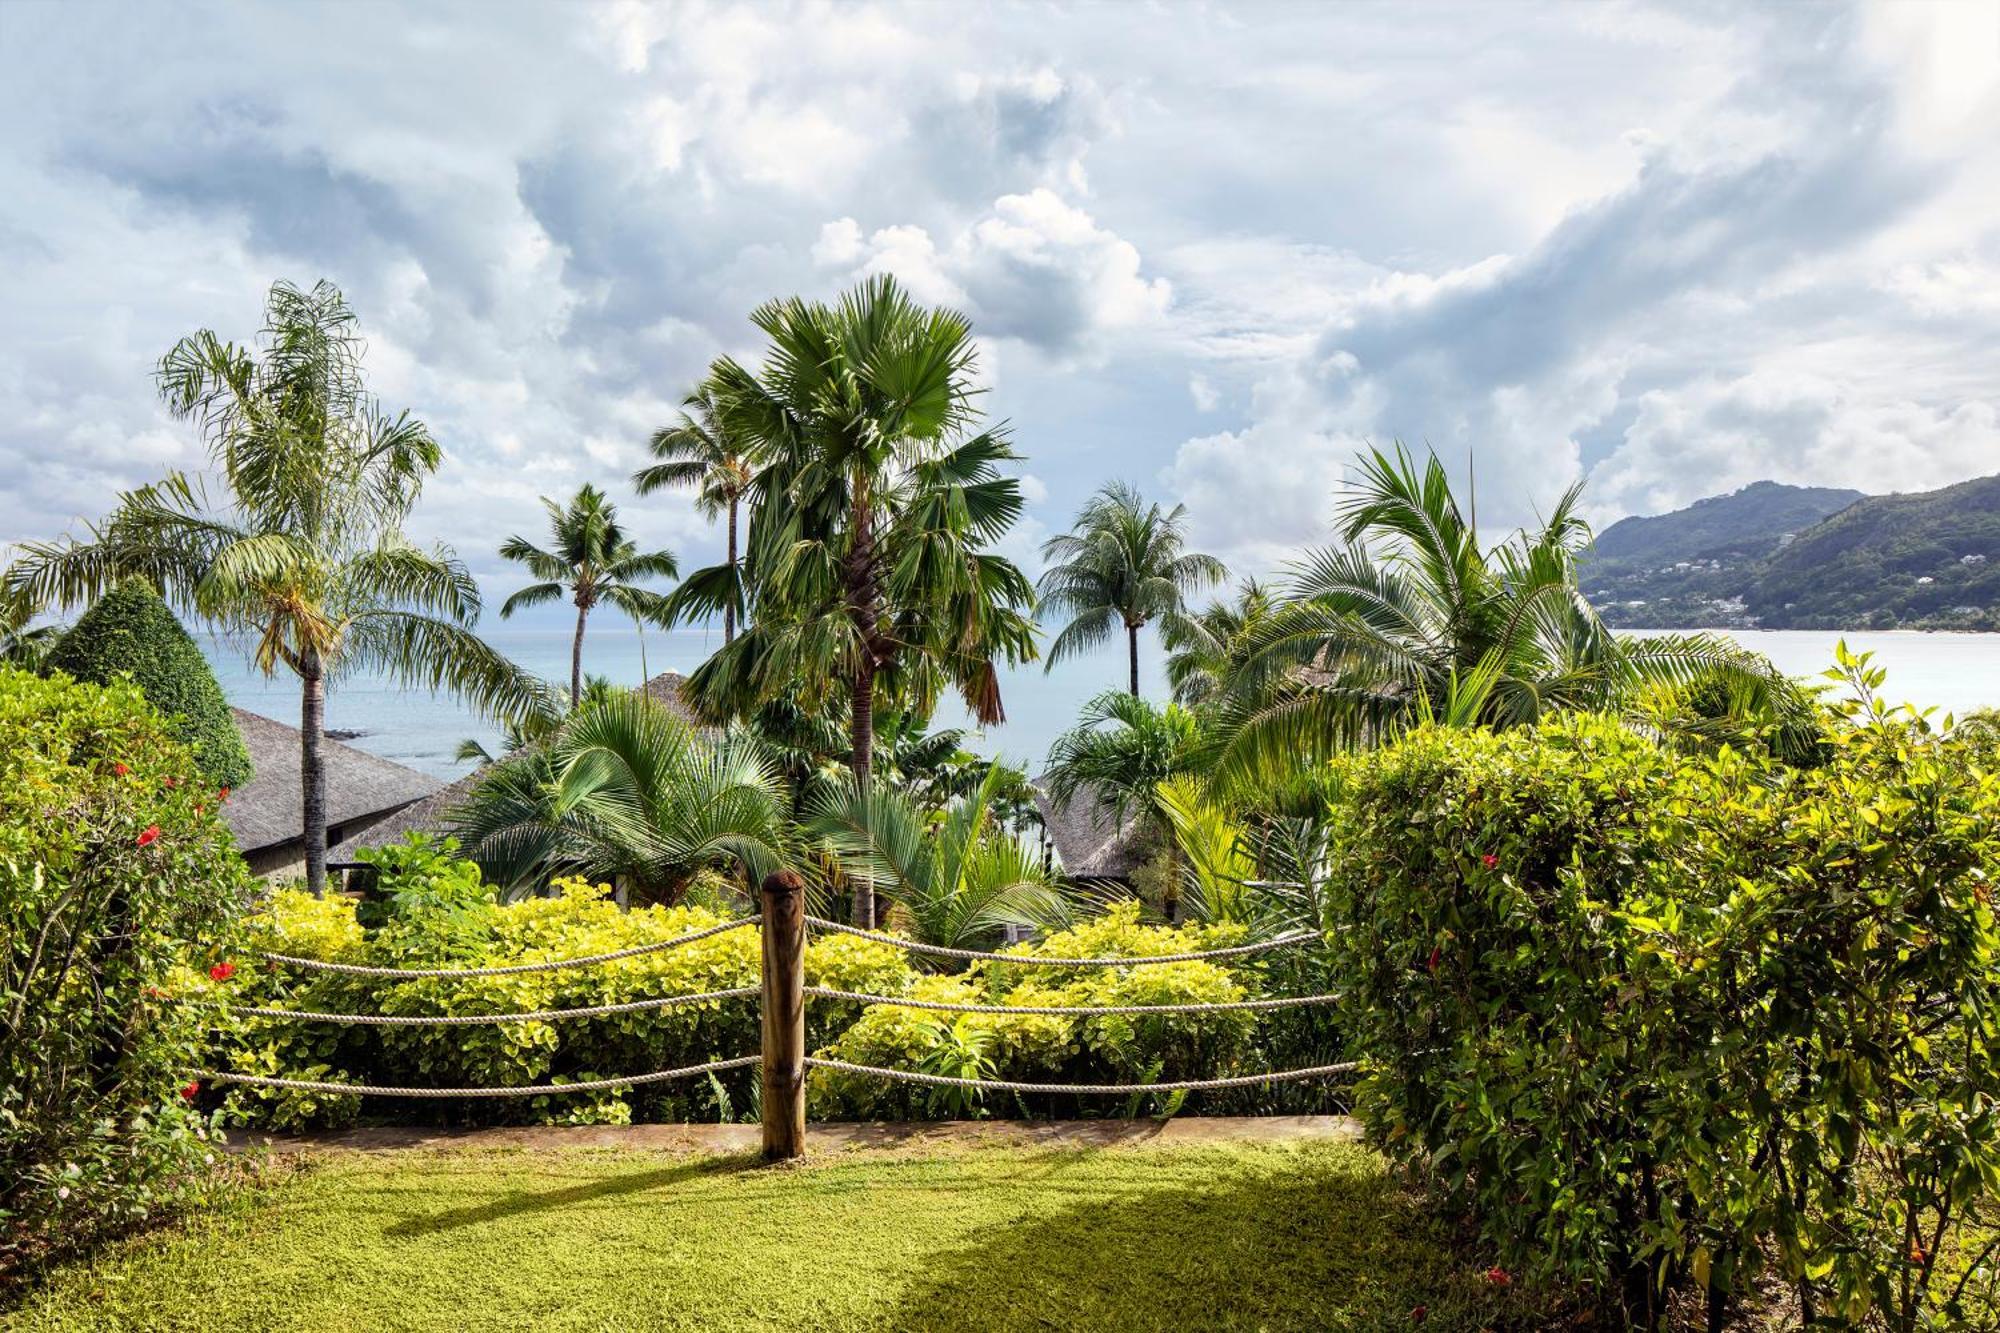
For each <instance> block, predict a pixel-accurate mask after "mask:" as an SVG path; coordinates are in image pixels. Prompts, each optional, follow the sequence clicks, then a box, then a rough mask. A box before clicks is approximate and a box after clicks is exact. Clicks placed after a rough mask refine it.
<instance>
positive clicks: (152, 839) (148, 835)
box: [139, 824, 160, 847]
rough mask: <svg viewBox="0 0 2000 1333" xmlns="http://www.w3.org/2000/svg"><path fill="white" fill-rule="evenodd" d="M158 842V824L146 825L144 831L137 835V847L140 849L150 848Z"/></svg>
mask: <svg viewBox="0 0 2000 1333" xmlns="http://www.w3.org/2000/svg"><path fill="white" fill-rule="evenodd" d="M159 840H160V826H159V825H158V824H148V825H146V831H145V832H144V833H141V834H140V835H139V845H140V846H141V847H151V846H152V845H153V844H154V843H156V842H158V841H159Z"/></svg>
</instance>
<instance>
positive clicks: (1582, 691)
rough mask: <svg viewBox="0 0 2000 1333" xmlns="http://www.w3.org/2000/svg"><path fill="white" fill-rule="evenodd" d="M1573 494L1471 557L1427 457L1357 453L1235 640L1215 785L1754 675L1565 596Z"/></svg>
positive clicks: (1569, 581)
mask: <svg viewBox="0 0 2000 1333" xmlns="http://www.w3.org/2000/svg"><path fill="white" fill-rule="evenodd" d="M1580 492H1581V484H1580V483H1579V485H1577V486H1572V487H1571V488H1570V489H1569V490H1568V491H1567V492H1565V493H1564V495H1563V496H1562V498H1561V500H1560V501H1558V503H1557V504H1556V506H1555V509H1554V511H1553V512H1552V514H1551V515H1550V517H1549V518H1548V519H1547V521H1546V522H1544V523H1543V524H1542V526H1541V528H1540V530H1539V531H1536V532H1532V533H1529V532H1519V533H1516V534H1514V535H1513V536H1511V537H1509V538H1508V539H1507V540H1506V541H1504V542H1502V543H1501V544H1499V545H1498V546H1494V547H1491V548H1482V547H1481V546H1480V545H1479V541H1478V534H1477V532H1476V531H1475V530H1474V528H1473V526H1472V524H1471V523H1470V522H1468V521H1467V520H1466V518H1465V516H1464V514H1463V512H1462V511H1461V510H1460V508H1459V505H1458V501H1457V499H1456V498H1455V497H1454V496H1453V495H1452V492H1451V483H1450V479H1449V477H1448V476H1447V475H1446V473H1445V470H1444V465H1443V464H1442V463H1440V462H1439V461H1438V459H1437V458H1436V457H1435V456H1432V457H1431V458H1430V459H1429V460H1428V462H1427V463H1425V464H1424V465H1423V466H1422V467H1419V466H1418V465H1417V463H1416V462H1415V461H1414V460H1413V459H1412V458H1411V456H1410V455H1409V453H1408V452H1407V451H1405V450H1404V449H1403V448H1402V446H1400V445H1398V446H1396V448H1395V450H1394V451H1393V452H1383V451H1381V450H1371V451H1370V452H1369V453H1368V454H1367V455H1366V456H1365V457H1364V458H1362V460H1361V461H1360V475H1359V477H1358V478H1357V480H1356V481H1355V482H1354V484H1353V485H1352V487H1351V489H1350V491H1349V493H1348V494H1347V495H1346V496H1345V497H1344V498H1343V499H1342V501H1341V503H1340V508H1339V518H1340V523H1341V536H1342V539H1343V545H1341V546H1339V547H1334V548H1331V549H1323V550H1318V551H1313V552H1311V553H1309V554H1308V555H1307V557H1306V558H1305V560H1304V561H1303V562H1301V563H1300V564H1299V565H1298V566H1297V567H1296V568H1295V569H1294V571H1293V574H1292V577H1291V580H1290V584H1289V586H1288V588H1287V589H1286V593H1285V596H1284V598H1283V600H1282V602H1281V604H1280V605H1279V606H1278V608H1277V609H1276V610H1274V611H1273V612H1272V613H1271V614H1270V616H1269V617H1268V618H1267V619H1266V620H1265V622H1264V623H1263V625H1262V626H1261V627H1259V628H1258V629H1256V630H1255V631H1254V632H1253V633H1252V634H1251V635H1250V643H1249V650H1248V655H1247V664H1248V666H1249V668H1250V670H1249V672H1248V674H1247V675H1246V676H1245V679H1246V681H1248V682H1249V684H1248V685H1247V686H1246V687H1245V688H1246V691H1248V692H1253V693H1254V692H1262V693H1263V694H1265V695H1266V697H1262V698H1248V697H1238V698H1236V699H1235V700H1234V701H1233V702H1234V704H1235V707H1234V708H1232V709H1230V710H1227V711H1229V712H1230V713H1232V714H1233V715H1232V716H1231V717H1230V718H1229V720H1228V721H1227V722H1226V723H1225V730H1226V731H1227V732H1228V736H1227V739H1226V742H1225V743H1224V745H1223V748H1222V752H1221V756H1220V761H1219V770H1218V772H1219V774H1220V776H1222V777H1224V778H1225V779H1227V780H1236V781H1241V780H1243V779H1246V778H1248V777H1250V776H1252V775H1261V776H1263V777H1266V778H1269V777H1274V776H1277V775H1283V774H1293V773H1297V772H1298V771H1300V769H1301V768H1303V767H1309V766H1310V765H1311V764H1312V763H1313V762H1314V761H1315V760H1316V759H1319V758H1323V757H1325V756H1327V755H1329V754H1331V753H1332V752H1333V751H1335V750H1337V749H1340V748H1343V747H1347V746H1352V745H1355V744H1359V743H1365V742H1368V741H1371V740H1375V739H1379V738H1382V737H1385V736H1388V735H1392V734H1394V733H1395V732H1397V731H1398V730H1401V729H1402V728H1404V727H1406V726H1409V725H1411V724H1412V723H1415V722H1419V721H1431V720H1437V721H1444V722H1447V723H1451V724H1456V725H1472V726H1491V727H1509V726H1517V725H1522V724H1525V723H1531V722H1533V721H1535V720H1536V719H1538V718H1540V717H1542V716H1544V715H1546V714H1548V713H1550V712H1552V711H1558V710H1564V709H1599V708H1611V707H1616V706H1618V704H1619V703H1620V701H1621V700H1622V699H1623V698H1624V697H1625V696H1626V695H1627V693H1628V692H1629V691H1630V690H1631V689H1632V688H1633V687H1634V686H1637V685H1642V684H1648V683H1666V684H1685V683H1688V682H1690V681H1693V680H1696V679H1700V678H1704V677H1707V678H1713V679H1717V680H1720V681H1723V682H1745V683H1748V684H1751V685H1755V684H1756V683H1757V682H1760V681H1768V680H1769V679H1770V670H1769V666H1768V664H1766V663H1762V662H1761V661H1760V660H1759V659H1757V658H1755V657H1754V656H1752V655H1750V654H1747V653H1744V652H1743V651H1742V650H1741V649H1739V648H1737V647H1736V646H1735V645H1734V644H1732V643H1731V642H1729V641H1728V640H1727V639H1724V638H1719V637H1716V636H1712V635H1707V634H1672V635H1659V636H1654V637H1650V638H1632V639H1621V638H1619V637H1618V636H1617V635H1615V634H1613V633H1612V632H1611V631H1610V630H1609V629H1608V628H1606V626H1605V625H1604V623H1603V621H1601V620H1600V619H1598V616H1597V614H1596V612H1595V611H1594V610H1592V609H1591V607H1590V604H1589V603H1588V602H1587V601H1585V600H1584V597H1583V594H1582V593H1581V592H1580V591H1579V589H1578V586H1577V577H1576V572H1577V570H1576V555H1577V552H1578V551H1579V550H1580V549H1581V548H1582V547H1583V545H1584V544H1585V543H1587V542H1588V540H1589V538H1590V530H1589V528H1588V527H1587V526H1586V525H1585V524H1584V522H1583V520H1582V519H1581V518H1580V517H1578V515H1577V512H1576V507H1577V501H1578V497H1579V495H1580ZM1273 680H1278V681H1282V684H1281V685H1280V686H1279V687H1278V688H1277V689H1276V690H1275V691H1271V690H1269V689H1268V684H1269V682H1271V681H1273ZM1272 695H1275V697H1270V696H1272Z"/></svg>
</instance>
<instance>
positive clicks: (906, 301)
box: [689, 277, 1035, 924]
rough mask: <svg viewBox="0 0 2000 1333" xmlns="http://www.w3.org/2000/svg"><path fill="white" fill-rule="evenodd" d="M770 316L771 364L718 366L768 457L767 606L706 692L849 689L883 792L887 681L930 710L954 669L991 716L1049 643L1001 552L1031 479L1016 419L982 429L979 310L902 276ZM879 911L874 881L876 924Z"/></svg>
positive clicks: (752, 516) (751, 697) (757, 548)
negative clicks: (918, 297) (1011, 472)
mask: <svg viewBox="0 0 2000 1333" xmlns="http://www.w3.org/2000/svg"><path fill="white" fill-rule="evenodd" d="M751 318H752V322H754V323H755V324H756V325H757V327H758V328H759V329H761V330H762V331H763V332H764V334H765V335H766V336H767V337H768V338H769V339H770V343H769V346H768V348H767V349H766V352H765V359H764V364H763V366H762V368H761V369H760V370H759V371H758V372H756V373H754V374H753V373H752V372H750V371H748V370H746V369H744V368H742V367H741V366H738V365H737V364H736V363H734V362H732V361H729V360H726V359H725V360H723V361H720V362H717V363H716V366H715V369H714V372H713V374H712V376H711V378H712V380H713V381H714V383H715V384H716V385H717V391H716V395H715V399H716V402H717V403H719V404H720V405H721V410H722V412H723V414H724V417H725V418H726V421H727V425H728V429H729V431H730V432H731V434H732V437H733V438H737V439H741V440H745V441H748V442H749V446H750V447H751V449H752V456H753V457H755V458H756V459H757V460H758V463H757V470H756V473H755V475H754V477H753V479H752V482H751V487H750V490H749V492H748V497H749V534H748V541H747V544H746V550H745V556H744V570H743V572H744V583H745V584H746V586H747V588H748V590H749V604H750V620H749V622H748V624H747V625H746V626H745V628H744V630H743V632H742V633H740V634H738V635H737V636H736V638H735V640H734V642H732V643H729V644H725V645H724V646H723V648H722V649H721V650H720V651H719V652H717V653H716V654H715V655H714V656H713V657H711V658H710V659H709V660H708V661H707V662H705V663H703V664H702V666H701V667H700V668H699V669H698V670H696V671H695V673H694V675H693V676H692V677H691V678H690V682H689V687H690V691H691V692H692V694H693V695H694V697H695V698H696V699H697V700H698V701H699V702H700V703H701V704H702V706H703V707H704V708H705V709H707V710H708V711H709V712H710V713H712V714H716V715H729V714H739V715H740V714H743V713H747V712H749V711H750V710H752V709H754V708H755V707H756V706H757V705H758V704H759V703H760V702H762V701H765V700H768V699H770V698H772V697H774V696H777V695H781V694H793V695H797V696H799V697H800V698H801V700H802V701H804V702H806V703H808V704H813V703H816V702H817V701H818V699H820V698H824V697H826V696H827V694H828V693H829V692H830V691H834V690H837V691H839V692H840V693H842V694H844V695H845V698H846V702H847V719H848V736H849V743H850V760H849V770H850V772H851V773H852V774H853V777H854V780H855V782H856V783H857V784H858V785H859V786H860V787H861V788H862V789H864V790H865V789H866V788H867V787H868V786H869V784H870V783H871V781H872V772H873V763H874V744H875V728H874V714H875V705H876V698H877V692H878V690H880V691H882V692H883V693H884V695H885V697H887V698H891V699H895V700H897V701H899V702H900V703H901V704H903V705H904V706H906V707H910V708H914V709H916V710H918V711H920V712H924V713H928V711H929V710H930V708H931V706H932V705H933V704H934V702H935V699H936V696H937V694H938V692H939V690H940V689H941V688H942V687H943V685H944V684H945V683H947V682H949V683H950V684H952V685H954V686H956V687H957V689H958V690H959V691H960V693H961V694H962V696H963V697H964V699H965V701H966V704H967V706H968V707H969V708H970V710H971V712H972V713H973V716H974V717H975V718H977V719H978V720H979V721H980V722H981V723H982V724H991V723H994V722H999V721H1003V720H1004V719H1005V716H1006V714H1005V710H1004V708H1003V707H1002V703H1001V699H1000V686H999V673H998V668H997V665H996V662H997V661H999V660H1005V661H1008V662H1018V661H1025V660H1028V659H1031V658H1032V657H1033V656H1034V653H1035V643H1034V626H1033V624H1032V622H1031V621H1030V620H1029V618H1028V615H1027V608H1028V606H1029V605H1030V603H1031V602H1032V600H1033V592H1032V589H1031V588H1030V586H1029V584H1028V581H1027V579H1026V578H1025V577H1024V576H1023V575H1022V574H1021V572H1020V571H1019V570H1018V569H1016V568H1015V567H1014V565H1013V564H1012V563H1011V562H1009V561H1007V560H1005V559H1003V558H1002V557H1000V556H997V555H994V554H992V553H991V551H990V550H988V549H987V548H988V547H990V546H991V544H992V543H993V542H994V541H996V540H998V539H999V538H1000V536H1001V535H1003V534H1004V533H1005V532H1006V531H1007V529H1008V528H1009V527H1011V526H1012V525H1013V523H1014V522H1015V520H1016V519H1017V518H1018V517H1019V515H1020V512H1021V494H1020V487H1019V484H1018V483H1017V482H1016V480H1015V479H1014V478H1012V477H1008V476H1005V475H1003V474H1002V473H1001V472H1000V470H999V468H1000V465H1001V464H1003V463H1005V462H1007V461H1010V460H1012V459H1013V458H1015V457H1016V455H1015V453H1014V452H1013V450H1012V449H1011V448H1009V447H1008V444H1007V440H1006V436H1005V433H1004V431H1001V430H998V429H992V430H985V431H979V432H977V433H974V426H975V425H976V423H977V420H978V414H977V413H976V411H975V410H974V408H973V405H972V395H973V393H974V389H973V386H972V383H971V376H972V371H973V363H974V348H973V343H972V329H971V326H970V324H968V323H967V321H966V320H965V318H964V317H963V316H961V315H958V314H955V313H953V312H950V311H945V310H929V309H926V308H924V307H922V306H920V305H918V304H916V303H915V302H913V301H912V300H910V298H909V297H908V296H907V295H906V294H905V293H904V292H903V290H902V289H901V288H900V287H898V286H897V284H896V283H895V281H894V279H891V278H888V277H880V278H875V279H871V280H870V281H868V282H867V283H864V284H863V285H862V286H860V287H858V288H856V289H855V290H853V291H851V292H849V293H847V294H846V295H845V296H843V297H842V298H841V299H840V300H839V301H838V302H836V303H834V304H832V305H825V304H821V303H818V302H808V301H803V300H800V299H797V298H792V299H789V300H784V301H776V302H772V303H770V304H768V305H765V306H763V307H761V308H760V309H758V310H757V311H756V313H755V314H754V315H752V317H751ZM705 573H706V572H705ZM704 577H705V574H704V575H697V576H695V577H694V578H691V579H690V580H689V582H690V583H691V584H692V583H695V582H697V580H699V579H702V578H704ZM872 916H873V906H872V901H870V895H868V894H866V893H863V894H859V895H857V896H856V904H855V917H856V919H857V921H861V922H863V923H864V924H865V923H866V922H867V921H868V920H872Z"/></svg>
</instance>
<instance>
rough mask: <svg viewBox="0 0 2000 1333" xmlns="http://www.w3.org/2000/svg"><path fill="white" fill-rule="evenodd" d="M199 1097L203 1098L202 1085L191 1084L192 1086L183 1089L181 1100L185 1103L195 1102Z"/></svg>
mask: <svg viewBox="0 0 2000 1333" xmlns="http://www.w3.org/2000/svg"><path fill="white" fill-rule="evenodd" d="M199 1096H201V1084H200V1083H190V1084H188V1085H187V1086H186V1087H184V1088H182V1089H181V1099H182V1100H183V1101H190V1102H191V1101H193V1100H194V1099H195V1098H197V1097H199Z"/></svg>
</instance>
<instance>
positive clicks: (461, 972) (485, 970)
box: [257, 916, 757, 980]
mask: <svg viewBox="0 0 2000 1333" xmlns="http://www.w3.org/2000/svg"><path fill="white" fill-rule="evenodd" d="M756 924H757V918H756V917H754V916H753V917H746V918H745V919H743V920H741V921H725V922H723V923H722V924H721V925H719V926H710V927H709V928H708V929H707V930H697V931H695V932H693V933H692V934H688V935H676V936H674V937H673V938H672V939H670V940H658V941H656V942H654V943H652V944H641V945H636V946H634V947H633V948H630V949H619V950H617V951H616V952H615V953H598V954H591V955H589V956H588V957H585V958H558V959H556V960H554V961H553V962H547V963H514V964H512V965H510V966H507V967H361V966H358V965H357V964H354V963H328V962H323V961H321V960H320V959H318V958H300V957H298V956H296V955H294V954H288V953H259V954H258V955H257V956H258V957H259V958H264V959H268V960H269V961H271V962H273V963H289V964H291V965H292V966H293V967H303V968H305V969H306V970H308V971H311V972H340V973H344V974H346V975H347V976H350V977H403V978H406V979H412V980H414V979H417V978H421V977H511V976H515V975H518V974H519V973H522V972H554V971H556V970H558V969H559V968H565V967H589V966H590V965H592V964H593V963H609V962H615V961H616V960H618V959H620V958H637V957H638V956H639V955H640V954H645V953H658V952H659V951H660V950H662V949H676V948H679V947H680V946H681V945H683V944H693V943H694V942H695V941H696V940H705V939H707V938H708V937H709V936H710V935H720V934H722V932H724V931H725V930H741V929H742V928H743V927H745V926H754V925H756Z"/></svg>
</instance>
